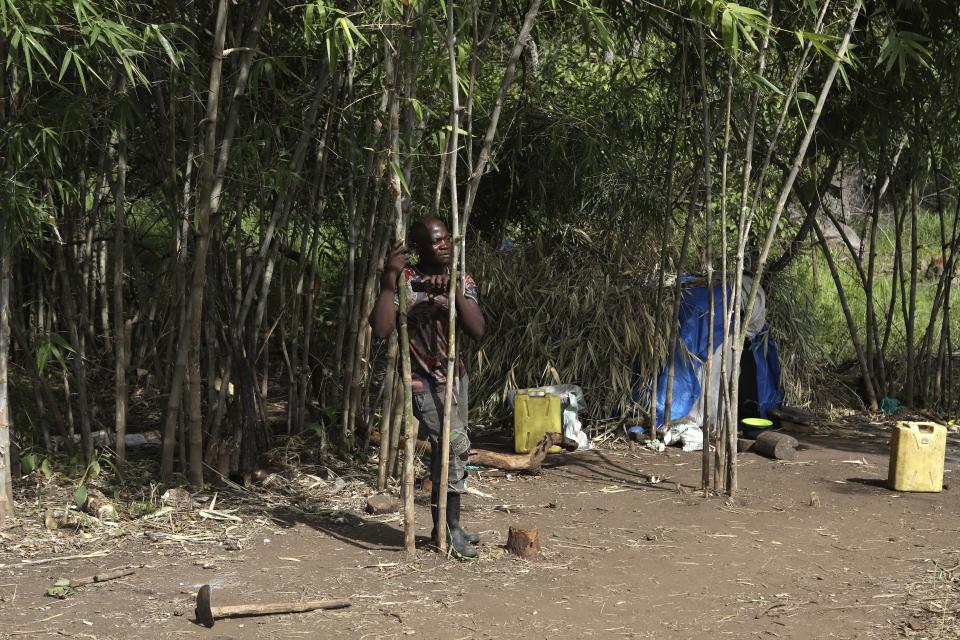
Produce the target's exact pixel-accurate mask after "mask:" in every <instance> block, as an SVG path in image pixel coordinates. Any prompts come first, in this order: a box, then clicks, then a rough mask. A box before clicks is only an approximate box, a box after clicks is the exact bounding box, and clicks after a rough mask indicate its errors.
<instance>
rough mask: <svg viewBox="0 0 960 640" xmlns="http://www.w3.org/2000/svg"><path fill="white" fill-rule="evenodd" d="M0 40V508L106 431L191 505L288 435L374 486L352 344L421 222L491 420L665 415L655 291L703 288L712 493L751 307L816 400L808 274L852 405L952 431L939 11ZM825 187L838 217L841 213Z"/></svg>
mask: <svg viewBox="0 0 960 640" xmlns="http://www.w3.org/2000/svg"><path fill="white" fill-rule="evenodd" d="M0 22H2V24H0V28H2V33H0V59H2V60H3V61H4V64H3V66H2V67H0V74H2V75H0V92H2V94H0V126H2V127H3V130H4V131H3V133H4V135H3V137H2V145H3V154H2V162H3V175H4V181H5V185H6V188H5V189H4V190H3V192H2V198H3V202H2V210H0V215H2V218H0V466H2V471H3V472H4V473H3V474H0V490H2V491H0V498H2V497H6V500H3V499H0V512H3V511H4V510H9V509H10V508H11V507H12V500H11V499H10V491H11V481H10V471H11V466H12V464H13V463H14V461H15V459H16V458H17V455H16V453H15V451H14V448H13V444H14V443H16V445H17V447H18V448H19V451H20V452H21V454H22V453H23V452H24V451H54V450H61V451H63V452H65V453H66V454H68V455H72V456H74V457H75V458H76V459H77V460H82V461H84V462H90V461H92V460H95V459H97V457H98V456H100V455H101V453H100V449H101V447H100V446H99V445H97V442H98V440H97V439H96V438H95V435H96V434H97V433H98V432H108V433H110V434H112V438H113V442H114V443H115V444H114V445H113V447H112V451H111V454H110V455H111V459H112V461H113V462H114V464H117V465H118V466H121V467H122V465H123V462H124V460H125V459H126V457H127V455H128V452H127V451H126V447H125V441H126V439H125V436H126V435H127V434H128V433H134V432H140V431H143V430H145V429H158V430H160V431H161V433H162V439H163V440H162V441H163V444H162V447H161V451H160V458H159V460H157V464H158V467H157V469H158V470H157V473H158V479H159V480H161V481H163V482H164V483H171V482H174V481H175V480H176V477H177V474H182V478H183V479H185V480H187V481H188V482H190V483H191V484H193V485H194V486H201V485H202V484H203V482H204V480H205V479H209V478H210V477H211V474H222V475H224V476H228V475H235V474H239V475H241V476H243V475H244V474H246V475H247V476H249V474H250V473H251V472H252V471H253V469H254V468H255V466H256V464H257V459H258V456H259V455H260V454H261V453H263V452H264V451H265V450H267V449H268V448H270V447H271V446H273V445H274V444H275V442H276V441H277V439H278V438H279V439H283V438H286V437H288V436H303V437H307V436H309V437H313V438H316V441H317V443H318V444H317V449H318V452H317V455H321V456H323V455H327V454H328V452H331V451H333V450H336V451H338V452H340V453H342V454H358V455H367V454H369V453H372V452H373V450H372V449H371V436H372V434H373V433H374V432H377V433H378V435H379V436H380V437H379V452H378V455H379V475H380V483H381V484H385V483H386V482H387V481H388V478H390V477H393V476H395V475H396V474H398V473H399V470H400V467H401V460H402V459H404V458H405V459H406V460H407V461H409V460H410V459H411V458H412V454H413V442H414V438H413V437H412V435H413V433H414V431H411V428H412V425H411V422H412V421H411V408H410V405H409V398H405V397H404V396H405V394H404V393H403V390H404V388H405V382H406V387H407V388H408V387H409V362H407V363H405V364H403V363H402V361H403V360H405V353H406V351H405V349H403V348H402V346H401V345H402V342H403V340H404V339H405V337H404V335H403V323H402V322H401V323H400V327H401V331H400V334H399V335H394V336H393V337H391V338H390V339H389V340H387V341H385V343H384V344H380V343H378V342H376V341H374V340H373V339H372V337H371V333H370V329H369V325H368V322H367V319H368V317H369V315H370V312H371V310H372V306H373V301H374V297H375V295H376V293H377V291H376V289H377V282H378V278H379V273H380V270H381V269H382V267H383V260H384V257H385V255H386V254H387V251H388V249H389V247H391V246H392V245H393V243H394V242H396V241H403V239H404V236H405V230H406V229H407V228H408V227H409V224H410V222H411V221H412V220H413V219H416V218H417V217H419V216H422V215H425V214H434V215H440V216H442V217H445V218H446V219H448V220H449V221H451V229H453V230H454V237H455V240H456V241H457V242H456V246H457V250H456V255H457V268H458V269H459V270H460V271H461V272H462V271H464V270H468V271H471V272H472V273H474V274H475V275H477V276H478V281H479V282H480V286H481V289H482V295H483V296H484V298H485V308H486V309H487V310H488V314H489V316H490V318H489V320H490V322H489V328H488V332H487V333H488V337H487V338H486V339H485V340H484V342H483V343H482V344H480V345H473V346H470V347H469V348H468V355H469V361H470V363H471V365H470V366H471V367H472V368H473V369H474V373H475V378H476V382H477V385H476V390H475V392H474V395H473V399H474V403H473V404H474V405H475V406H476V407H477V411H476V413H477V414H478V417H480V422H482V423H486V424H490V423H492V422H495V419H496V416H497V414H498V411H502V400H503V398H504V394H505V392H506V390H508V389H509V388H511V387H514V386H533V385H536V384H539V383H541V382H543V381H545V380H554V379H556V380H561V381H563V382H577V383H579V384H582V385H583V386H584V387H585V389H586V390H587V392H588V395H589V396H590V397H591V399H592V402H591V411H592V413H593V415H594V416H595V417H600V416H602V415H611V414H612V415H617V416H620V419H621V420H634V421H636V423H641V422H644V421H645V420H648V418H646V416H648V415H649V414H650V406H649V401H648V400H647V399H646V398H645V397H640V398H637V397H632V396H631V393H630V391H631V389H633V388H634V387H635V386H636V384H637V381H638V380H640V381H643V380H647V379H649V378H651V377H653V380H654V389H653V390H652V392H653V394H652V396H651V397H655V396H656V388H655V385H656V382H655V381H656V377H655V376H652V373H653V372H654V371H656V370H658V369H659V368H660V367H661V366H663V365H664V363H666V362H667V360H668V359H667V358H666V356H665V354H666V353H672V345H673V344H674V343H675V341H676V340H677V336H676V319H677V315H678V309H679V303H680V294H681V285H680V283H681V279H680V278H678V277H676V276H677V275H678V274H682V273H686V272H695V273H701V274H704V275H705V277H706V278H708V279H709V281H719V282H726V283H728V284H729V286H728V287H725V288H724V296H723V303H722V305H720V306H719V307H718V308H712V309H711V314H713V315H715V316H719V317H722V318H723V326H724V344H725V345H727V347H725V348H724V349H722V350H721V354H722V356H723V357H722V358H720V361H719V362H713V361H712V358H710V359H708V361H707V362H706V363H705V364H704V366H705V367H707V370H708V371H709V370H710V368H711V367H720V369H721V372H722V373H721V376H722V377H723V379H724V380H726V383H725V384H724V385H723V393H722V394H721V400H720V406H719V408H718V411H719V416H718V419H713V420H710V421H709V422H715V423H716V424H717V425H718V428H717V430H716V432H715V433H712V434H710V437H711V438H712V441H713V442H714V444H715V445H717V446H715V447H714V451H715V452H716V459H715V460H711V459H710V457H711V453H710V449H709V448H708V449H706V451H705V454H704V467H703V473H704V487H705V489H707V488H708V487H713V488H714V489H716V490H725V491H727V492H731V493H732V492H734V491H736V488H737V476H736V442H735V440H736V431H735V429H731V428H730V425H735V424H737V415H736V403H735V402H731V401H730V399H731V398H736V397H737V393H738V388H737V385H738V371H739V357H740V353H741V351H742V350H743V348H744V339H745V335H744V330H743V325H744V322H743V319H744V318H746V317H749V315H750V312H751V309H752V308H753V306H754V305H755V304H757V302H756V301H757V297H758V293H759V290H760V286H761V284H762V285H763V287H764V289H766V290H767V292H768V298H769V302H768V304H769V305H770V307H771V313H779V314H781V315H783V316H786V317H787V319H786V320H785V325H784V326H791V325H790V319H791V318H792V319H793V320H794V321H795V322H794V324H795V325H796V326H797V333H796V334H795V335H794V336H793V337H794V338H795V339H793V340H788V341H787V342H788V344H786V345H785V347H784V351H785V355H786V357H785V361H786V362H788V363H789V362H791V354H794V355H797V354H799V355H797V358H796V359H795V360H794V361H793V362H794V365H793V371H794V373H795V375H796V376H797V377H798V379H803V380H805V381H806V385H807V386H808V387H813V388H814V391H813V394H814V395H815V393H816V389H815V385H816V383H817V380H811V379H810V376H812V375H815V373H816V372H822V371H825V370H826V369H825V368H824V363H825V362H826V361H828V360H830V358H828V357H827V355H826V354H824V353H822V352H817V353H816V354H811V353H809V352H802V353H801V350H802V347H803V345H804V344H806V342H805V340H809V338H810V333H809V331H810V327H809V326H805V325H808V324H809V323H808V322H806V320H807V319H808V318H812V317H813V316H807V315H803V314H807V313H808V312H809V311H808V310H806V309H807V307H806V306H805V303H804V300H807V298H806V297H805V295H806V294H804V288H807V289H809V284H808V285H806V286H805V285H803V283H802V277H803V274H805V273H808V269H809V268H810V267H811V266H812V267H813V268H814V269H815V270H816V269H820V270H821V272H822V270H823V268H824V266H825V267H826V271H827V272H829V277H830V281H831V282H832V283H833V289H832V292H831V296H833V298H834V299H835V300H836V301H837V302H838V305H839V310H840V315H842V321H843V326H844V327H845V331H844V334H843V335H842V336H837V338H836V343H837V344H840V345H842V346H840V347H838V348H837V349H835V353H834V354H833V355H834V356H835V357H834V359H833V361H832V362H829V364H830V365H831V370H836V369H837V365H844V364H845V363H850V366H849V367H848V369H850V370H852V371H853V372H854V374H853V375H854V377H855V379H856V380H858V381H859V385H860V386H861V394H860V395H861V397H862V400H863V402H864V404H865V406H866V407H867V408H868V409H873V410H877V409H878V408H879V405H880V403H881V401H882V400H883V399H884V398H885V397H897V398H900V399H902V400H903V402H905V403H906V404H910V405H924V406H928V407H935V408H936V407H946V408H949V407H952V406H953V400H952V398H953V397H954V395H955V394H954V393H953V392H954V390H955V388H956V386H957V384H958V383H960V381H958V380H956V379H955V375H954V367H953V363H954V347H953V340H954V335H955V334H954V329H955V326H954V324H955V323H954V321H953V319H952V317H951V304H952V288H953V284H954V274H955V269H956V262H957V249H958V244H960V233H958V231H960V230H958V219H960V218H958V214H960V198H958V197H957V195H956V191H955V184H956V179H955V172H956V170H957V167H958V159H960V153H958V148H957V143H956V140H958V139H960V136H958V133H960V131H958V129H960V118H958V115H957V105H958V104H960V101H958V89H960V75H958V74H960V65H958V64H957V55H958V53H957V48H956V47H955V45H954V44H953V43H954V42H955V41H956V37H957V28H958V25H960V15H958V9H957V7H956V6H955V4H954V3H952V2H949V1H948V0H927V1H924V2H906V1H901V0H886V1H877V2H866V3H864V2H861V0H844V1H837V0H769V1H766V2H760V3H756V4H755V5H754V6H747V5H746V4H736V3H732V2H724V1H722V0H688V1H685V2H676V3H665V4H664V5H659V4H656V3H648V2H644V1H641V0H616V1H610V2H606V1H602V0H543V1H541V0H530V1H526V0H524V1H522V2H521V1H516V2H513V1H508V0H500V1H498V0H460V1H459V2H455V1H454V0H446V1H445V2H443V1H433V0H382V1H377V2H350V1H346V0H336V1H335V0H317V1H314V2H307V3H288V2H280V1H275V0H249V1H243V2H229V1H228V0H216V1H211V2H199V1H191V2H172V1H167V2H160V1H157V2H153V1H149V0H141V1H133V2H122V3H121V2H113V1H103V2H95V1H93V0H71V1H70V2H67V1H65V0H31V1H30V2H25V1H16V0H0ZM850 176H854V177H856V178H857V180H856V182H855V184H856V185H858V187H857V188H858V189H859V191H858V196H859V197H860V200H861V201H862V203H863V206H862V207H861V208H860V209H859V210H858V211H847V210H845V209H844V208H843V207H842V206H841V207H840V210H838V207H837V204H836V203H837V202H839V203H841V205H842V204H843V203H844V202H847V201H848V200H847V199H845V198H844V197H843V194H842V193H841V194H839V197H838V194H837V190H838V187H837V186H836V185H837V184H841V185H843V184H848V182H849V181H847V182H844V181H843V179H844V177H850ZM931 229H932V231H930V232H929V233H926V235H924V232H925V230H931ZM832 230H833V231H838V233H839V237H838V236H837V233H833V231H832ZM853 230H856V232H857V235H858V238H853V237H852V232H853ZM930 237H932V238H933V240H929V238H930ZM510 245H512V248H510V249H509V250H507V247H508V246H510ZM891 249H892V251H891ZM891 253H892V257H891V255H890V254H891ZM932 260H935V261H936V271H937V274H936V276H937V277H936V281H935V284H930V285H925V284H924V283H923V282H922V278H923V273H924V272H923V268H924V264H930V263H931V261H932ZM533 274H536V276H535V277H534V276H533ZM924 287H926V288H924ZM918 292H920V293H918ZM923 292H927V294H928V295H926V297H924V294H923ZM565 294H568V295H567V297H566V298H565V297H564V295H565ZM548 301H549V303H548ZM777 301H779V304H780V306H779V307H778V308H776V304H777ZM402 307H403V301H402V300H401V308H402ZM838 317H839V316H838ZM798 318H799V321H797V319H798ZM801 337H805V339H804V340H801V339H800V338H801ZM788 338H789V336H788ZM710 352H711V353H712V349H711V350H710ZM801 356H802V357H801ZM814 357H816V358H817V362H816V363H814V362H813V361H812V359H813V358H814ZM398 361H401V364H400V366H398ZM788 366H790V365H788ZM804 376H806V377H804ZM670 384H671V381H670V379H669V378H668V386H669V385H670ZM809 395H810V394H808V397H806V398H803V399H805V400H809V399H810V397H809ZM667 397H668V398H669V397H670V393H669V389H668V393H667ZM666 413H667V414H669V409H668V410H667V411H666ZM404 431H405V433H406V436H407V437H406V439H405V442H406V445H405V446H406V449H405V453H403V455H401V453H402V452H403V446H401V441H403V440H404V438H402V437H401V435H402V434H403V432H404ZM75 436H77V437H75ZM75 443H76V444H75ZM406 468H407V472H408V474H412V465H410V464H408V465H406ZM411 479H412V476H409V477H408V478H407V481H408V482H409V481H410V480H411Z"/></svg>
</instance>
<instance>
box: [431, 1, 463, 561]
mask: <svg viewBox="0 0 960 640" xmlns="http://www.w3.org/2000/svg"><path fill="white" fill-rule="evenodd" d="M455 13H456V11H455V5H454V3H453V2H452V1H451V2H450V3H449V4H448V5H447V53H448V55H449V60H450V101H451V106H450V145H449V147H448V149H449V150H450V152H451V155H450V159H449V169H448V171H447V174H448V176H449V180H450V234H451V235H452V239H453V258H452V260H451V261H450V286H449V289H448V290H447V307H448V310H447V323H448V326H447V380H446V384H445V385H444V393H443V431H442V433H441V438H440V486H439V487H437V490H436V493H437V496H438V497H437V512H438V514H439V515H438V517H437V522H436V523H435V524H436V527H437V544H438V545H439V547H440V551H441V552H445V551H446V550H447V482H448V479H449V476H450V419H451V417H452V409H453V385H454V381H455V379H456V378H457V348H458V345H457V326H456V325H457V304H456V300H457V286H458V285H459V283H458V282H457V275H458V267H459V261H460V249H461V246H462V244H463V237H462V236H461V233H460V206H459V203H458V201H457V147H458V146H459V144H460V79H459V75H458V74H457V34H456V25H455V20H454V15H455ZM442 162H443V160H441V163H442ZM461 399H462V396H461Z"/></svg>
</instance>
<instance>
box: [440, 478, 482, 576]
mask: <svg viewBox="0 0 960 640" xmlns="http://www.w3.org/2000/svg"><path fill="white" fill-rule="evenodd" d="M447 553H449V554H450V555H452V556H453V557H455V558H457V559H458V560H473V559H474V558H476V557H477V556H479V555H480V552H479V551H477V549H476V547H474V546H473V545H472V544H470V543H469V542H468V541H467V536H466V534H465V533H464V532H463V529H461V528H460V494H459V493H448V494H447Z"/></svg>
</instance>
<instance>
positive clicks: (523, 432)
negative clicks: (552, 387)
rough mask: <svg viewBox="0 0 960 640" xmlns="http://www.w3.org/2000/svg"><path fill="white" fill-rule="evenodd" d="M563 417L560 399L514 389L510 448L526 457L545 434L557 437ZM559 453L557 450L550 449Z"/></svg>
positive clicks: (546, 394)
mask: <svg viewBox="0 0 960 640" xmlns="http://www.w3.org/2000/svg"><path fill="white" fill-rule="evenodd" d="M562 429H563V413H562V409H561V404H560V396H558V395H556V394H553V393H547V392H546V391H544V390H543V389H518V390H517V395H516V396H514V399H513V448H514V450H515V451H516V452H517V453H529V452H530V450H531V449H533V448H534V447H535V446H537V443H538V442H540V441H541V440H542V439H543V436H544V435H546V434H548V433H560V431H561V430H562ZM549 452H550V453H559V452H560V447H557V446H553V447H550V450H549Z"/></svg>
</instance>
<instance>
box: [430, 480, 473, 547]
mask: <svg viewBox="0 0 960 640" xmlns="http://www.w3.org/2000/svg"><path fill="white" fill-rule="evenodd" d="M450 496H457V498H458V500H459V498H460V494H457V493H448V494H447V514H448V516H447V520H448V521H449V519H450V518H449V513H450ZM439 503H440V496H439V495H435V494H434V493H431V494H430V505H431V506H430V514H431V515H432V516H433V530H432V531H431V532H430V542H432V543H433V545H434V546H435V547H439V546H440V540H438V539H437V520H438V519H439V518H440V509H439V507H437V505H438V504H439ZM457 508H458V511H457V520H459V519H460V512H459V503H458V505H457ZM460 531H461V532H462V533H463V539H464V540H466V541H467V543H469V544H477V543H478V542H480V534H479V533H467V532H466V531H464V530H463V529H460Z"/></svg>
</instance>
